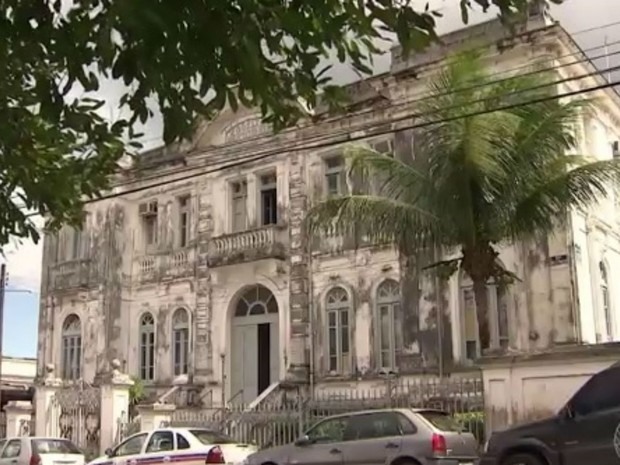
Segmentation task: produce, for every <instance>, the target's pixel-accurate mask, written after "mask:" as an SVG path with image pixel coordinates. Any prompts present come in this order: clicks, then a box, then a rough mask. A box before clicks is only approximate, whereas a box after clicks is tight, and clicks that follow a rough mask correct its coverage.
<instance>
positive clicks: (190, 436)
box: [0, 428, 257, 465]
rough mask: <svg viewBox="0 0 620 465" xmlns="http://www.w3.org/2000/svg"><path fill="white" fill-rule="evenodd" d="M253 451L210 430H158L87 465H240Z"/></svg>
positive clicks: (135, 437)
mask: <svg viewBox="0 0 620 465" xmlns="http://www.w3.org/2000/svg"><path fill="white" fill-rule="evenodd" d="M256 451H257V448H256V447H255V446H252V445H249V444H239V443H237V442H235V441H234V440H233V439H231V438H229V437H227V436H226V435H223V434H221V433H217V432H215V431H212V430H209V429H204V428H159V429H156V430H153V431H150V432H141V433H138V434H134V435H133V436H130V437H128V438H127V439H125V440H124V441H123V442H121V443H120V444H119V445H118V446H116V447H114V448H111V449H108V450H107V451H106V455H105V456H103V457H99V458H97V459H95V460H93V461H92V462H90V464H89V465H160V464H164V465H165V464H167V463H178V464H182V465H205V464H240V463H242V462H244V461H245V459H246V458H247V457H248V456H250V455H251V454H253V453H254V452H256ZM0 465H4V464H2V463H0ZM7 465H9V464H7ZM55 465H60V464H55Z"/></svg>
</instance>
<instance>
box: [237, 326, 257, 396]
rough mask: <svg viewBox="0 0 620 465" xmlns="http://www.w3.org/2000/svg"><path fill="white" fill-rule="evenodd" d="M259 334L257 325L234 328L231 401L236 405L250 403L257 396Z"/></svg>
mask: <svg viewBox="0 0 620 465" xmlns="http://www.w3.org/2000/svg"><path fill="white" fill-rule="evenodd" d="M257 339H258V332H257V331H256V325H238V324H237V325H235V326H233V338H232V344H233V345H232V353H233V357H232V367H231V368H232V382H231V392H230V395H231V400H232V401H233V402H236V403H240V402H249V401H248V400H246V399H250V401H251V399H254V398H255V397H256V396H257V394H256V390H257V385H258V367H257V364H256V347H257Z"/></svg>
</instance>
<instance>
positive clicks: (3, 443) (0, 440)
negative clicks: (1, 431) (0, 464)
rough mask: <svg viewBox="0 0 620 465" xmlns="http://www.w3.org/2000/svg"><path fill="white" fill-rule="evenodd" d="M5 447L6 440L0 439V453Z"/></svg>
mask: <svg viewBox="0 0 620 465" xmlns="http://www.w3.org/2000/svg"><path fill="white" fill-rule="evenodd" d="M5 445H6V439H0V452H2V449H3V448H4V446H5Z"/></svg>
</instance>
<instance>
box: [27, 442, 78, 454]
mask: <svg viewBox="0 0 620 465" xmlns="http://www.w3.org/2000/svg"><path fill="white" fill-rule="evenodd" d="M32 450H33V451H34V452H36V453H37V454H39V455H42V454H81V452H80V450H79V449H78V448H77V447H76V446H75V444H73V443H72V442H71V441H69V440H67V439H33V440H32Z"/></svg>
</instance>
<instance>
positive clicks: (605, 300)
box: [598, 261, 614, 340]
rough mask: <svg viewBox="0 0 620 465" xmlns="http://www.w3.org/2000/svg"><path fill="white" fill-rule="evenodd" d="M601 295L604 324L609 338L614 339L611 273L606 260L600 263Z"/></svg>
mask: <svg viewBox="0 0 620 465" xmlns="http://www.w3.org/2000/svg"><path fill="white" fill-rule="evenodd" d="M598 266H599V280H600V281H599V296H600V299H601V310H602V316H603V325H604V328H605V333H606V336H607V340H612V339H613V337H614V331H613V321H612V315H613V311H612V308H611V307H612V306H611V293H610V292H609V273H608V272H607V265H606V264H605V262H603V261H600V262H599V264H598Z"/></svg>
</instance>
